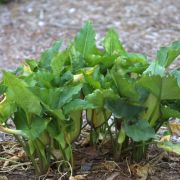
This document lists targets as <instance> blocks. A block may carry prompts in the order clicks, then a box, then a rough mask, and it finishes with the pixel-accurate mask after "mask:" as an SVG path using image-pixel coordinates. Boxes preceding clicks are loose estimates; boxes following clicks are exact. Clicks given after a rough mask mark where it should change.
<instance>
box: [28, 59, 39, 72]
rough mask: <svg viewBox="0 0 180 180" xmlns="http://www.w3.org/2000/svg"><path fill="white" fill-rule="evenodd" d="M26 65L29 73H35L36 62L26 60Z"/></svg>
mask: <svg viewBox="0 0 180 180" xmlns="http://www.w3.org/2000/svg"><path fill="white" fill-rule="evenodd" d="M25 62H26V64H28V65H29V67H30V69H31V71H35V70H36V69H37V67H38V62H37V61H36V60H33V59H26V61H25Z"/></svg>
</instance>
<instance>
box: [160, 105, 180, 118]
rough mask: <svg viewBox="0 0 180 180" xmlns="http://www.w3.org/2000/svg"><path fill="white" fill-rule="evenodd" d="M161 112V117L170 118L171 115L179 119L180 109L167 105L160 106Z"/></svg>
mask: <svg viewBox="0 0 180 180" xmlns="http://www.w3.org/2000/svg"><path fill="white" fill-rule="evenodd" d="M161 114H162V117H163V118H165V119H167V118H172V117H173V118H178V119H180V111H178V110H175V109H172V108H170V107H168V106H162V107H161Z"/></svg>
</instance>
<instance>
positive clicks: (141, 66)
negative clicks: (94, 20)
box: [0, 22, 180, 174]
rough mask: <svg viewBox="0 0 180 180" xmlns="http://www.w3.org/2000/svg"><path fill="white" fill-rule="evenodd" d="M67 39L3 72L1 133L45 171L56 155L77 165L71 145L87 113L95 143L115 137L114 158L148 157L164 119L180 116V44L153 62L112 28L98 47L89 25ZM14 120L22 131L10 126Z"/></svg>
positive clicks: (113, 142)
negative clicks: (126, 45) (179, 64)
mask: <svg viewBox="0 0 180 180" xmlns="http://www.w3.org/2000/svg"><path fill="white" fill-rule="evenodd" d="M61 43H62V42H61V41H58V42H56V43H54V45H53V46H52V48H50V49H48V50H46V51H45V52H43V53H42V55H41V57H40V59H39V60H38V61H37V60H32V59H28V60H26V61H25V63H24V64H23V65H22V66H20V67H19V68H17V70H15V71H13V72H6V71H4V72H3V74H4V77H3V80H2V82H1V84H0V94H1V96H2V101H1V103H0V131H2V132H5V133H11V134H13V135H14V136H15V137H16V139H17V140H18V141H19V143H20V144H21V145H22V146H23V148H24V150H25V151H26V153H27V155H28V157H29V158H30V160H31V161H32V163H33V165H34V167H35V170H36V173H37V174H42V173H44V172H45V171H47V169H48V167H49V166H50V162H51V160H52V159H54V160H58V159H59V158H62V159H64V160H65V161H69V162H71V165H72V166H73V153H72V147H71V144H72V142H73V141H74V140H76V139H77V137H78V136H79V134H80V132H81V128H82V126H81V124H82V112H83V111H86V118H87V121H88V123H89V124H90V125H91V141H92V143H93V144H95V145H97V142H98V140H99V138H100V137H101V138H103V139H106V137H109V138H110V140H111V144H112V149H113V154H114V157H115V158H116V159H119V157H120V156H121V155H122V154H124V153H127V152H128V153H130V154H132V159H134V160H136V161H139V160H141V159H142V158H144V157H145V154H146V152H147V148H148V145H149V144H150V143H152V142H153V139H154V138H155V133H156V132H157V131H158V129H159V128H160V127H161V126H162V125H163V123H164V122H168V119H169V118H171V117H177V118H180V106H179V105H180V101H179V99H180V71H179V69H178V68H177V69H175V70H173V71H170V70H168V69H167V67H168V66H169V65H170V64H171V63H172V62H173V61H174V59H175V58H176V57H177V56H178V55H179V54H180V41H176V42H174V43H173V44H172V45H171V46H169V47H165V48H161V49H160V50H159V51H158V52H157V57H156V60H155V61H152V62H151V61H148V60H147V58H146V56H144V55H142V54H138V53H129V52H127V51H126V50H125V49H124V47H123V45H122V43H121V42H120V40H119V37H118V34H117V33H116V32H115V31H114V30H113V29H110V30H109V31H108V32H107V34H106V35H105V38H104V40H103V47H104V49H103V50H99V49H98V48H97V47H96V41H95V32H94V30H93V27H92V24H91V22H87V23H86V24H85V26H84V27H83V28H82V29H81V31H80V32H79V33H78V34H77V35H76V37H75V40H74V41H73V42H71V43H70V45H69V46H68V47H67V48H66V49H65V50H63V51H59V48H60V46H61ZM112 116H113V117H114V119H113V120H112V122H111V123H110V122H109V119H110V117H112ZM9 118H11V119H12V120H13V122H14V124H15V127H16V129H10V128H9V127H8V123H7V120H8V119H9ZM112 127H113V128H114V129H115V130H112V129H113V128H112ZM57 151H58V152H59V155H60V157H59V155H58V156H57Z"/></svg>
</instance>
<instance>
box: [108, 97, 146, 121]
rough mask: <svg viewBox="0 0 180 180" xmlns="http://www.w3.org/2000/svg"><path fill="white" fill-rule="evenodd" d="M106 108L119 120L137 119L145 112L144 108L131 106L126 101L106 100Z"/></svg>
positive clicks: (118, 99) (120, 99)
mask: <svg viewBox="0 0 180 180" xmlns="http://www.w3.org/2000/svg"><path fill="white" fill-rule="evenodd" d="M105 108H106V109H108V110H109V111H111V112H112V113H113V114H114V116H115V117H118V118H121V117H123V118H128V119H129V118H135V117H137V116H138V115H139V113H140V112H142V111H143V110H144V108H143V107H141V106H137V105H133V104H130V103H129V102H128V101H127V100H126V99H122V98H117V99H110V98H109V99H108V98H107V99H106V101H105Z"/></svg>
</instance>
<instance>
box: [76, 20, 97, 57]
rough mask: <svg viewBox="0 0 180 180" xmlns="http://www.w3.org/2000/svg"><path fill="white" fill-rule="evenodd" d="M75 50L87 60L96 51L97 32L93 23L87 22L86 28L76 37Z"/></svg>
mask: <svg viewBox="0 0 180 180" xmlns="http://www.w3.org/2000/svg"><path fill="white" fill-rule="evenodd" d="M74 46H75V49H76V50H77V51H79V52H80V53H81V55H82V57H83V58H87V57H88V56H89V55H91V54H93V53H94V50H95V49H96V42H95V32H94V30H93V27H92V23H91V22H89V21H88V22H86V24H85V25H84V27H83V28H82V29H81V30H80V32H79V33H78V34H77V35H76V37H75V42H74Z"/></svg>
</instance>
